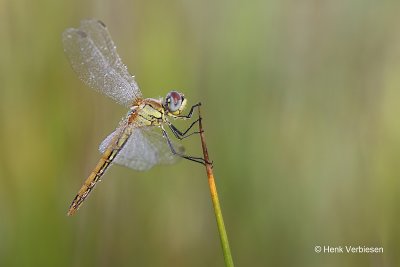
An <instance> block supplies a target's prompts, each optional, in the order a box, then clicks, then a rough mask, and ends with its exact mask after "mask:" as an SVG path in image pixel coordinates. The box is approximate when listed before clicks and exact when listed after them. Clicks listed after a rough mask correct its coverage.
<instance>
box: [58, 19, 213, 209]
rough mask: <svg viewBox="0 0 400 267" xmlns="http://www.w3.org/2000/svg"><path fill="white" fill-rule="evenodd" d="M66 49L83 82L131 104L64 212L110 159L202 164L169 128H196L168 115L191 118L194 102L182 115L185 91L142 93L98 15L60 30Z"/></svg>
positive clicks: (131, 163) (145, 164) (146, 165)
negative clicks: (153, 95) (176, 122)
mask: <svg viewBox="0 0 400 267" xmlns="http://www.w3.org/2000/svg"><path fill="white" fill-rule="evenodd" d="M62 41H63V46H64V51H65V53H66V55H67V57H68V59H69V61H70V63H71V66H72V68H73V70H74V71H75V72H76V74H77V75H78V77H79V78H80V80H81V81H83V83H85V84H86V85H87V86H89V87H91V88H92V89H94V90H96V91H98V92H100V93H102V94H104V95H106V96H108V97H110V98H111V99H113V100H114V101H115V102H117V103H119V104H121V105H123V106H125V107H126V108H129V111H128V112H127V114H126V116H125V117H124V118H122V120H121V121H120V122H119V125H118V127H117V128H116V130H115V131H114V132H112V133H111V134H110V135H108V136H107V137H106V139H105V140H104V141H103V142H102V143H101V144H100V147H99V150H100V152H101V153H102V156H101V158H100V160H99V161H98V163H97V165H96V166H95V167H94V169H93V170H92V172H91V173H90V174H89V176H88V178H87V179H86V180H85V182H84V183H83V185H82V187H81V188H80V190H79V191H78V193H77V195H76V196H75V198H74V200H73V201H72V204H71V205H70V208H69V210H68V213H67V214H68V215H73V214H75V213H76V211H77V210H78V209H79V207H80V206H81V205H82V203H83V202H84V201H85V199H86V198H87V197H88V195H89V194H90V192H91V191H92V190H93V188H94V187H95V185H96V184H97V183H98V182H99V181H100V179H101V177H102V176H103V174H104V173H105V171H106V170H107V169H108V167H110V166H111V165H112V164H113V163H116V164H120V165H123V166H126V167H129V168H131V169H134V170H139V171H145V170H148V169H150V168H151V167H153V166H155V165H157V164H172V163H175V162H176V161H177V160H178V159H179V158H185V159H188V160H191V161H194V162H198V163H201V164H203V165H205V164H208V162H206V161H205V160H204V159H203V158H201V157H192V156H188V155H186V154H185V152H184V148H183V146H182V145H181V144H180V143H179V142H175V141H173V140H171V139H170V137H169V135H168V133H167V131H166V130H165V129H166V128H167V127H168V128H169V129H170V130H171V132H172V133H173V135H174V136H175V137H176V138H177V139H179V140H182V139H184V138H186V137H189V136H191V135H193V134H196V133H199V132H196V131H192V132H191V133H189V132H190V130H191V129H192V127H193V126H194V125H195V124H196V123H198V122H199V120H201V118H200V117H199V118H198V119H196V120H194V121H193V122H192V123H191V124H190V126H189V127H188V128H187V129H186V130H185V131H180V130H179V129H178V128H176V127H175V126H174V125H173V124H172V123H171V122H170V120H169V118H173V119H182V120H187V119H190V118H192V116H193V112H194V110H195V108H198V107H199V106H200V105H201V103H200V102H199V103H197V104H195V105H193V106H192V107H191V108H190V110H189V112H188V113H187V114H186V115H183V111H184V110H185V108H186V105H187V99H186V98H185V96H184V94H183V93H180V92H177V91H170V92H169V93H168V94H167V95H166V97H165V99H162V98H160V99H156V98H143V97H142V93H141V91H140V89H139V86H138V84H137V83H136V81H135V79H134V76H132V75H130V74H129V72H128V70H127V67H126V66H125V65H124V64H123V63H122V61H121V59H120V57H119V55H118V54H117V51H116V46H115V45H114V42H113V40H112V39H111V36H110V34H109V31H108V30H107V27H106V25H105V24H104V23H103V22H102V21H99V20H95V19H90V20H83V21H81V24H80V26H79V28H68V29H66V30H65V31H64V32H63V35H62Z"/></svg>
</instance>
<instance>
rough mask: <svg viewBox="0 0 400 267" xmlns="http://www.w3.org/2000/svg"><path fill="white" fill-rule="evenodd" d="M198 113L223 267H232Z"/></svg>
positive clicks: (226, 236)
mask: <svg viewBox="0 0 400 267" xmlns="http://www.w3.org/2000/svg"><path fill="white" fill-rule="evenodd" d="M198 111H199V118H200V120H199V131H200V139H201V146H202V148H203V155H204V160H205V162H206V164H205V166H206V171H207V177H208V185H209V188H210V193H211V200H212V203H213V206H214V213H215V218H216V219H217V225H218V232H219V237H220V240H221V245H222V250H223V253H224V260H225V265H226V266H227V267H233V266H234V264H233V259H232V254H231V249H230V248H229V241H228V235H227V234H226V230H225V224H224V218H223V217H222V211H221V206H220V205H219V199H218V193H217V187H216V185H215V180H214V174H213V171H212V164H211V163H210V159H209V156H208V151H207V145H206V140H205V137H204V131H203V125H202V120H201V113H200V107H199V108H198Z"/></svg>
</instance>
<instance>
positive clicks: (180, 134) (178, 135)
mask: <svg viewBox="0 0 400 267" xmlns="http://www.w3.org/2000/svg"><path fill="white" fill-rule="evenodd" d="M200 120H201V118H198V119H197V120H195V121H194V122H192V124H190V126H189V128H187V129H186V130H185V131H183V132H181V131H180V130H179V129H178V128H176V127H175V126H174V125H173V124H172V123H171V122H169V121H167V124H168V127H169V128H170V129H171V131H172V133H173V134H174V135H175V137H176V138H178V139H179V140H182V139H184V138H187V137H189V136H192V135H194V134H198V133H200V132H198V131H196V132H193V133H190V134H187V133H188V132H189V130H190V129H192V127H193V126H194V125H195V124H196V123H198V122H199V121H200Z"/></svg>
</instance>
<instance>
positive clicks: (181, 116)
mask: <svg viewBox="0 0 400 267" xmlns="http://www.w3.org/2000/svg"><path fill="white" fill-rule="evenodd" d="M200 106H201V102H199V103H197V104H194V105H193V106H192V107H191V108H190V111H189V113H188V114H187V115H178V116H176V117H177V118H180V119H190V118H191V117H192V115H193V111H194V109H195V108H197V107H200Z"/></svg>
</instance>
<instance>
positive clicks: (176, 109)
mask: <svg viewBox="0 0 400 267" xmlns="http://www.w3.org/2000/svg"><path fill="white" fill-rule="evenodd" d="M186 102H187V100H186V98H185V96H184V95H183V94H182V93H179V92H177V91H171V92H169V93H168V94H167V96H166V97H165V100H164V102H163V107H164V109H165V111H166V113H167V114H170V115H174V116H177V115H180V114H181V113H182V111H183V110H184V109H185V107H186Z"/></svg>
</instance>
